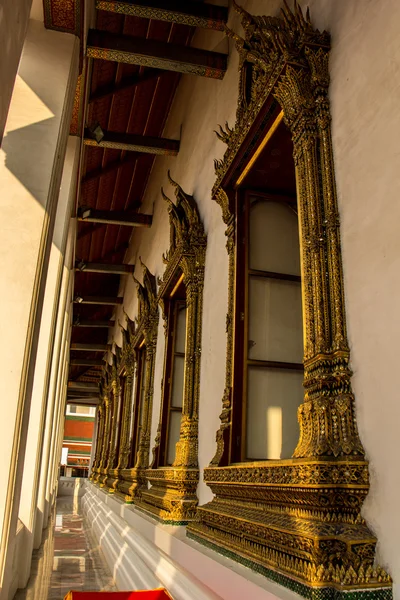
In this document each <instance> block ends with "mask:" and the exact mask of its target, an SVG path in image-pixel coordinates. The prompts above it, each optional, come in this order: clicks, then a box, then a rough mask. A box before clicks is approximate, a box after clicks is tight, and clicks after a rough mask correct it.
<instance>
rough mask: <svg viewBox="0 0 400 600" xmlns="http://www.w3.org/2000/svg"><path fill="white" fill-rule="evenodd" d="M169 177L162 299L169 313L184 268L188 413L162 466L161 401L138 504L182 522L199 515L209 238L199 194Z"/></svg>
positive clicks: (185, 410)
mask: <svg viewBox="0 0 400 600" xmlns="http://www.w3.org/2000/svg"><path fill="white" fill-rule="evenodd" d="M168 177H169V181H170V184H171V185H172V186H173V187H174V188H175V196H176V202H175V203H174V202H173V201H172V200H170V199H169V198H168V196H166V195H165V194H164V191H163V190H162V195H163V198H164V199H165V201H166V202H167V203H168V214H169V221H170V247H169V249H168V251H167V252H166V253H165V255H164V256H163V260H164V262H165V264H166V269H165V272H164V276H163V278H162V280H161V281H160V288H159V292H158V299H159V303H160V305H161V307H162V309H163V314H164V318H165V306H164V298H165V296H166V295H167V293H168V290H169V289H170V287H171V282H172V281H174V278H175V277H176V275H177V273H179V272H182V273H183V275H184V280H183V281H184V284H185V287H186V306H187V317H186V318H187V321H186V352H185V366H184V369H185V376H184V382H185V383H184V390H183V404H182V418H181V424H180V437H179V441H178V442H177V444H176V453H175V460H174V462H173V464H172V466H171V467H160V466H159V464H158V456H159V448H158V447H157V445H158V444H160V440H161V419H162V410H163V407H162V406H161V413H160V424H159V429H158V434H157V438H156V447H155V448H154V449H153V457H154V458H153V462H152V468H150V469H148V470H147V471H146V478H147V480H148V481H149V482H150V484H151V488H150V489H149V490H143V491H142V493H141V497H140V498H139V500H138V501H137V502H136V504H137V505H138V506H140V507H141V508H143V509H145V510H147V511H150V512H152V513H153V514H154V515H156V516H157V517H159V518H161V519H163V520H164V521H168V522H171V523H182V522H187V521H189V520H191V519H193V518H194V516H195V509H196V506H197V496H196V488H197V483H198V478H199V470H198V461H197V451H198V439H197V436H198V415H199V389H200V356H201V315H202V305H203V304H202V303H203V282H204V264H205V253H206V243H207V241H206V240H207V238H206V235H205V233H204V228H203V225H202V223H201V220H200V215H199V212H198V209H197V205H196V202H195V200H194V198H193V197H192V196H189V195H188V194H186V193H185V192H184V191H183V190H182V188H181V187H180V186H179V185H178V184H177V183H176V182H175V181H174V180H173V179H172V178H171V176H170V174H169V173H168Z"/></svg>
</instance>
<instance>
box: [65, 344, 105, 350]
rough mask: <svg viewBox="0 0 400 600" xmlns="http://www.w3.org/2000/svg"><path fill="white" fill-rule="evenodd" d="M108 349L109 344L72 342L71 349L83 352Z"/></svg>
mask: <svg viewBox="0 0 400 600" xmlns="http://www.w3.org/2000/svg"><path fill="white" fill-rule="evenodd" d="M108 349H109V346H108V344H77V343H74V342H72V343H71V346H70V350H79V351H82V352H105V351H106V350H108Z"/></svg>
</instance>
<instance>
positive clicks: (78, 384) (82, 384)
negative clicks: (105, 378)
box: [68, 381, 99, 394]
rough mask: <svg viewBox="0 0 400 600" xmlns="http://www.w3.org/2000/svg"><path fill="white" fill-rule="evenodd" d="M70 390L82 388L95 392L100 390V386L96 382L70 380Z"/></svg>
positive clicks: (85, 390)
mask: <svg viewBox="0 0 400 600" xmlns="http://www.w3.org/2000/svg"><path fill="white" fill-rule="evenodd" d="M68 390H70V391H75V390H82V391H84V392H89V393H92V394H93V392H94V393H96V392H98V391H99V386H98V385H97V384H96V383H87V382H86V381H68Z"/></svg>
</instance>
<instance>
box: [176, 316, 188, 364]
mask: <svg viewBox="0 0 400 600" xmlns="http://www.w3.org/2000/svg"><path fill="white" fill-rule="evenodd" d="M177 312H178V314H177V317H176V337H175V352H183V353H184V352H185V342H186V306H182V305H181V306H178V310H177Z"/></svg>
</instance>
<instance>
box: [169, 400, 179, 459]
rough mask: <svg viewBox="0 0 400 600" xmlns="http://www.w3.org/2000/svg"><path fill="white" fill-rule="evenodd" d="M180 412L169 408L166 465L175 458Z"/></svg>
mask: <svg viewBox="0 0 400 600" xmlns="http://www.w3.org/2000/svg"><path fill="white" fill-rule="evenodd" d="M181 418H182V413H181V412H180V411H177V410H171V411H170V413H169V431H168V448H167V465H172V463H173V462H174V460H175V451H176V448H175V445H176V443H177V442H178V441H179V430H180V426H181Z"/></svg>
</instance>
